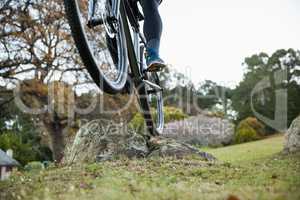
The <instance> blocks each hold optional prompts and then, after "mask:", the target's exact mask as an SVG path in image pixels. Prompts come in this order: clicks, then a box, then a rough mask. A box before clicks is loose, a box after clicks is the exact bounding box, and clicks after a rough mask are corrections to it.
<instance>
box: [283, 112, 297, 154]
mask: <svg viewBox="0 0 300 200" xmlns="http://www.w3.org/2000/svg"><path fill="white" fill-rule="evenodd" d="M284 152H286V153H294V152H300V116H299V117H298V118H296V119H295V120H294V121H293V122H292V124H291V126H290V128H289V129H288V131H287V133H286V142H285V145H284Z"/></svg>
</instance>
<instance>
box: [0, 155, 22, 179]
mask: <svg viewBox="0 0 300 200" xmlns="http://www.w3.org/2000/svg"><path fill="white" fill-rule="evenodd" d="M12 156H13V151H12V150H7V153H5V152H4V151H2V150H1V149H0V180H5V179H7V178H9V176H10V174H11V172H12V170H13V169H14V168H15V167H17V166H19V165H20V164H19V162H18V161H16V160H15V159H13V157H12Z"/></svg>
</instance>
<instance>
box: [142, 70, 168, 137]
mask: <svg viewBox="0 0 300 200" xmlns="http://www.w3.org/2000/svg"><path fill="white" fill-rule="evenodd" d="M147 77H148V80H149V81H151V82H153V83H155V84H157V85H159V78H158V75H157V73H147ZM146 90H147V91H150V90H151V91H153V88H151V87H150V86H148V85H146ZM147 93H148V92H147ZM147 98H148V102H149V104H150V106H151V108H152V115H153V116H154V118H155V119H154V120H155V130H156V132H157V133H158V134H162V131H163V128H164V114H163V96H162V91H158V90H156V92H155V93H151V94H148V97H147Z"/></svg>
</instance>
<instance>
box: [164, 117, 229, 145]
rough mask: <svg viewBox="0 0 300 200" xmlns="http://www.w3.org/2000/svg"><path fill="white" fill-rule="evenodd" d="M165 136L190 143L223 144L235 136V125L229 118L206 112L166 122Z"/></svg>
mask: <svg viewBox="0 0 300 200" xmlns="http://www.w3.org/2000/svg"><path fill="white" fill-rule="evenodd" d="M163 136H165V137H169V138H174V139H177V140H180V141H182V142H186V143H189V144H197V145H201V146H222V145H227V144H230V143H231V142H232V140H233V138H234V125H233V124H232V123H231V122H229V120H227V119H222V118H219V117H211V116H207V115H204V114H201V115H198V116H194V117H190V118H187V119H185V120H182V121H177V122H171V123H168V124H166V127H165V130H164V133H163Z"/></svg>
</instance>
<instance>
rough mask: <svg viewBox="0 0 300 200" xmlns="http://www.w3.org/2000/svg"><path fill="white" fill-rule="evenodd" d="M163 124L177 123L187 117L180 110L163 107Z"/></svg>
mask: <svg viewBox="0 0 300 200" xmlns="http://www.w3.org/2000/svg"><path fill="white" fill-rule="evenodd" d="M164 116H165V123H168V122H172V121H179V120H182V119H184V118H186V117H187V115H186V114H184V113H183V111H182V110H181V109H178V108H174V107H168V106H166V107H164Z"/></svg>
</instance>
